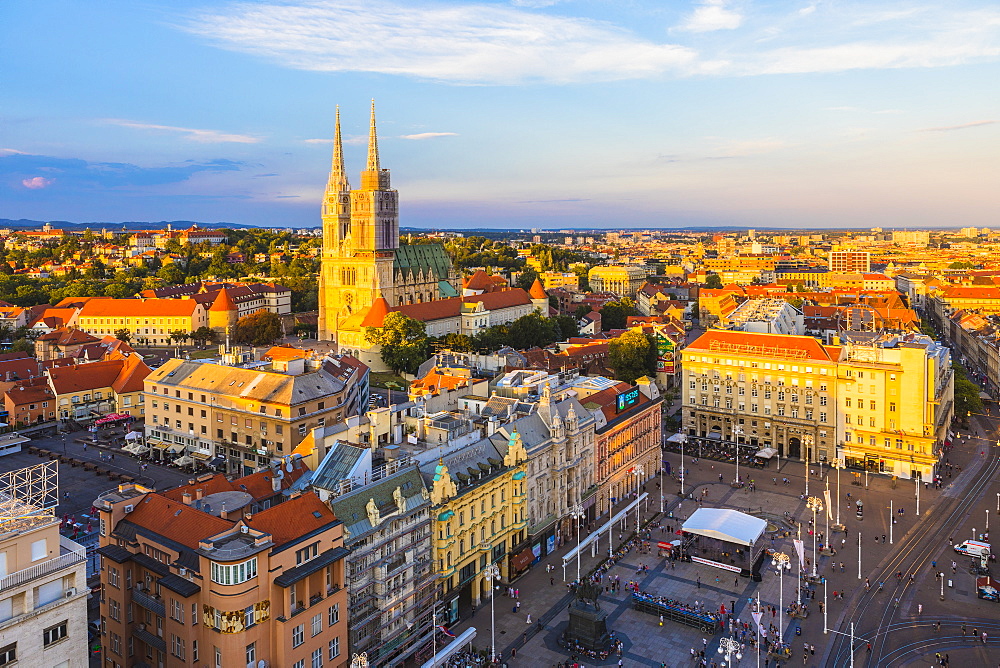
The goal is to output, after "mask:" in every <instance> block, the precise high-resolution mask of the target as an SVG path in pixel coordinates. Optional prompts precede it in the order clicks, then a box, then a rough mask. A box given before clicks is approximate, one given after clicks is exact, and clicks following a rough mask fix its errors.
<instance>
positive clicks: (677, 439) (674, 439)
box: [667, 432, 687, 443]
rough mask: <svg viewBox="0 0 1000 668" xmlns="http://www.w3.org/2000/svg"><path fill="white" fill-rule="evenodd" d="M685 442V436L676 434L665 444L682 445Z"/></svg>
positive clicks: (679, 433)
mask: <svg viewBox="0 0 1000 668" xmlns="http://www.w3.org/2000/svg"><path fill="white" fill-rule="evenodd" d="M686 440H687V434H683V433H681V432H677V433H676V434H674V435H673V436H671V437H670V438H668V439H667V443H683V442H684V441H686Z"/></svg>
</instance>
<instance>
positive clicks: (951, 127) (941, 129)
mask: <svg viewBox="0 0 1000 668" xmlns="http://www.w3.org/2000/svg"><path fill="white" fill-rule="evenodd" d="M996 122H997V121H972V122H969V123H962V124H960V125H944V126H941V127H937V128H921V129H920V130H917V132H950V131H952V130H966V129H968V128H978V127H980V126H983V125H993V124H994V123H996Z"/></svg>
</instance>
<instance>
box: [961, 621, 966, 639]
mask: <svg viewBox="0 0 1000 668" xmlns="http://www.w3.org/2000/svg"><path fill="white" fill-rule="evenodd" d="M965 635H966V628H965V622H962V637H963V638H964V637H965Z"/></svg>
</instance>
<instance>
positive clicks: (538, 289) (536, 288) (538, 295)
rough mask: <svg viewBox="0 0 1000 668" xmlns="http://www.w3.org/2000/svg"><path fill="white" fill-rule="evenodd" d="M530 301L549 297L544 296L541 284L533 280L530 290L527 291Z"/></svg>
mask: <svg viewBox="0 0 1000 668" xmlns="http://www.w3.org/2000/svg"><path fill="white" fill-rule="evenodd" d="M528 294H529V295H531V298H532V299H548V298H549V296H548V295H547V294H545V288H543V287H542V282H541V281H540V280H538V279H537V278H536V279H535V282H534V283H532V284H531V289H530V290H529V291H528Z"/></svg>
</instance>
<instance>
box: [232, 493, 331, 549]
mask: <svg viewBox="0 0 1000 668" xmlns="http://www.w3.org/2000/svg"><path fill="white" fill-rule="evenodd" d="M335 521H337V517H336V516H335V515H334V514H333V511H332V510H330V509H329V508H328V507H327V506H326V504H325V503H323V502H322V501H320V500H319V497H318V496H316V495H315V494H314V493H312V492H309V493H307V494H303V495H302V496H299V497H296V498H294V499H289V500H288V501H285V502H284V503H279V504H278V505H276V506H272V507H271V508H268V509H267V510H264V511H261V512H259V513H255V514H254V515H253V517H252V518H251V519H250V520H249V521H248V522H247V525H249V526H251V527H253V528H254V529H257V530H258V531H265V532H267V533H269V534H271V537H272V538H273V540H274V544H275V545H276V546H278V545H284V544H285V543H287V542H289V541H293V540H296V539H298V538H302V537H303V536H305V535H306V534H308V533H311V532H313V531H315V530H317V529H320V528H322V527H324V526H326V525H327V524H330V523H331V522H335Z"/></svg>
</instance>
